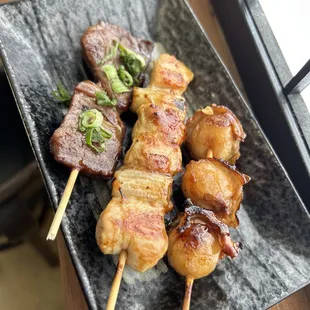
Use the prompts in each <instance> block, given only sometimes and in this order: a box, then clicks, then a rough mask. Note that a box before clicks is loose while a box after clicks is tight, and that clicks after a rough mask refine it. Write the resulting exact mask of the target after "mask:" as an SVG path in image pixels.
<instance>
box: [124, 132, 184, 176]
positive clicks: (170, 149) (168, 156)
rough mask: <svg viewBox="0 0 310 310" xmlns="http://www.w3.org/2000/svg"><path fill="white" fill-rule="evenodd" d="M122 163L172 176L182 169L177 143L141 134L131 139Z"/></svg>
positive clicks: (180, 154) (180, 153)
mask: <svg viewBox="0 0 310 310" xmlns="http://www.w3.org/2000/svg"><path fill="white" fill-rule="evenodd" d="M124 164H125V165H127V166H128V167H130V168H133V167H139V168H140V169H143V170H145V171H149V172H159V173H165V174H169V175H172V176H174V175H175V174H177V173H178V172H180V171H181V170H182V152H181V149H180V147H179V146H178V145H173V144H169V143H167V142H165V141H160V140H159V139H158V138H157V136H153V135H141V136H139V137H136V138H135V139H134V140H133V143H132V145H131V147H130V149H129V150H128V152H127V153H126V156H125V159H124Z"/></svg>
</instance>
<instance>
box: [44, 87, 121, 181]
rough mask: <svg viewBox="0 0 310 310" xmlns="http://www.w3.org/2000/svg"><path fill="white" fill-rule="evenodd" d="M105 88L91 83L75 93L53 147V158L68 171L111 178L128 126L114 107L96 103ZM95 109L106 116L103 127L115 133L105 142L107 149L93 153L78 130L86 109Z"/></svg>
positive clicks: (79, 88)
mask: <svg viewBox="0 0 310 310" xmlns="http://www.w3.org/2000/svg"><path fill="white" fill-rule="evenodd" d="M100 91H102V88H101V87H100V86H98V85H96V84H95V83H93V82H91V81H84V82H81V83H79V84H78V85H77V86H76V88H75V91H74V95H73V97H72V100H71V104H70V107H69V111H68V113H67V115H66V116H65V118H64V120H63V122H62V123H61V125H60V127H59V128H58V129H56V130H55V132H54V134H53V136H52V138H51V140H50V148H51V152H52V154H53V155H54V158H55V159H56V160H57V161H58V162H60V163H62V164H64V165H65V166H67V167H69V168H74V169H78V170H80V171H81V172H83V173H85V174H89V175H94V176H102V177H111V176H112V175H113V173H114V170H115V166H116V162H117V160H118V157H119V154H120V152H121V147H122V142H123V136H124V131H125V127H124V125H123V122H122V121H121V119H120V117H119V114H118V112H117V111H116V109H115V108H113V107H103V106H100V105H98V104H97V103H96V92H100ZM90 109H96V110H98V111H99V112H101V113H102V115H103V124H102V126H104V128H105V129H106V130H107V131H108V132H110V133H111V134H112V137H111V138H110V139H107V140H106V142H105V150H104V151H103V152H101V153H97V152H94V151H93V150H92V149H91V148H90V147H89V146H88V145H87V144H86V138H85V135H84V134H83V133H82V132H81V131H79V128H78V127H79V125H78V124H79V116H80V114H81V113H82V112H83V111H85V110H90Z"/></svg>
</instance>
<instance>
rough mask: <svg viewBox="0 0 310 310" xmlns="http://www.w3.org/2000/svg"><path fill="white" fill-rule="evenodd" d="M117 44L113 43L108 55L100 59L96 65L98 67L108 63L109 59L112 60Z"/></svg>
mask: <svg viewBox="0 0 310 310" xmlns="http://www.w3.org/2000/svg"><path fill="white" fill-rule="evenodd" d="M118 44H119V43H118V42H116V43H115V45H114V47H113V48H112V50H111V51H110V53H109V54H108V55H106V56H105V57H104V58H103V59H101V60H100V61H99V63H98V65H104V64H105V63H106V62H107V61H109V60H110V59H112V58H114V57H115V56H116V52H117V49H118Z"/></svg>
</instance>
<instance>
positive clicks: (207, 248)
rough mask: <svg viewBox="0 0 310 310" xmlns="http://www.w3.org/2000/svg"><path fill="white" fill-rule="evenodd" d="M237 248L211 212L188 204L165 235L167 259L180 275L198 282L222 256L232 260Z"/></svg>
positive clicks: (237, 244)
mask: <svg viewBox="0 0 310 310" xmlns="http://www.w3.org/2000/svg"><path fill="white" fill-rule="evenodd" d="M188 203H190V202H188ZM239 247H240V244H239V243H233V242H232V241H231V239H230V236H229V230H228V227H227V226H226V225H225V224H223V223H222V222H220V221H219V220H218V219H217V218H216V217H215V215H214V214H213V212H212V211H208V210H204V209H202V208H199V207H197V206H193V205H191V206H189V207H187V208H186V209H185V212H184V213H183V215H181V218H180V219H179V223H178V225H177V226H176V227H175V228H173V229H172V230H171V231H170V232H169V248H168V260H169V263H170V265H171V266H172V267H173V268H174V269H175V270H176V271H177V272H178V273H179V274H180V275H182V276H185V277H188V278H192V279H199V278H202V277H205V276H207V275H209V274H210V273H211V272H212V271H213V270H214V269H215V267H216V265H217V263H218V261H219V260H220V259H221V258H223V257H225V256H226V255H227V256H230V257H231V258H235V257H236V256H237V255H238V252H239Z"/></svg>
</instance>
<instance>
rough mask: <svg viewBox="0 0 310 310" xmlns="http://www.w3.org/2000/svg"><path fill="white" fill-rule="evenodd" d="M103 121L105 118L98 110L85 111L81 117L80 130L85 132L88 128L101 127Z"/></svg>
mask: <svg viewBox="0 0 310 310" xmlns="http://www.w3.org/2000/svg"><path fill="white" fill-rule="evenodd" d="M102 121H103V116H102V114H101V113H100V112H99V111H98V110H96V109H91V110H87V111H84V112H82V113H81V114H80V117H79V130H80V131H85V130H86V129H87V128H95V127H100V126H101V124H102Z"/></svg>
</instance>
